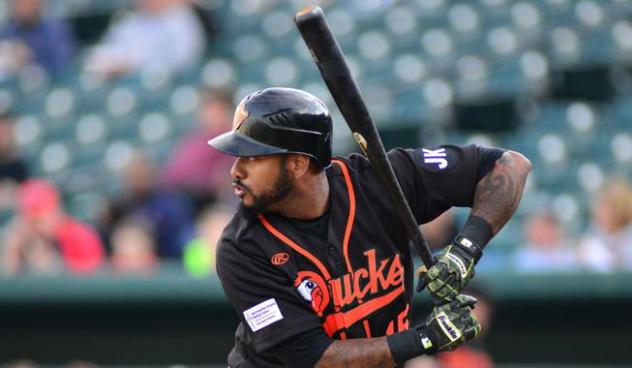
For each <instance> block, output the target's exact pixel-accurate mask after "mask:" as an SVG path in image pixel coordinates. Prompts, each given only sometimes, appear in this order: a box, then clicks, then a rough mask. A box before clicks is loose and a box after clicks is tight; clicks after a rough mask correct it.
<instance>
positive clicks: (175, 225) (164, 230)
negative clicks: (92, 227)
mask: <svg viewBox="0 0 632 368" xmlns="http://www.w3.org/2000/svg"><path fill="white" fill-rule="evenodd" d="M155 174H156V172H155V167H154V164H153V163H152V162H151V160H150V159H149V157H147V156H146V155H145V154H144V153H142V152H137V153H136V154H135V155H134V157H133V159H132V160H131V162H130V164H129V165H128V166H127V167H126V168H125V170H124V172H123V177H122V179H123V186H124V192H123V193H122V194H121V195H120V196H119V197H118V198H114V199H113V200H112V201H111V202H110V203H107V204H106V208H105V209H104V210H103V212H102V213H101V216H100V218H99V219H98V222H99V229H100V231H101V233H102V236H104V238H105V239H106V242H107V243H108V244H109V245H110V246H111V245H112V242H111V240H112V239H111V238H110V235H111V234H112V231H113V230H114V229H115V228H116V226H117V224H118V223H119V222H120V221H122V220H123V219H125V218H127V217H129V216H133V217H137V218H141V219H144V221H146V223H147V224H148V225H149V226H150V227H151V228H152V229H153V230H154V241H155V242H156V246H157V252H158V255H159V256H160V257H161V258H179V257H180V256H181V254H182V250H183V248H184V245H185V244H186V243H187V242H188V241H189V240H190V239H191V238H192V237H193V235H194V224H193V221H194V220H193V208H192V206H191V204H190V203H189V201H188V200H187V198H186V197H183V196H181V195H180V194H179V193H177V192H174V191H171V190H169V189H165V188H162V187H161V186H159V185H158V184H157V183H156V180H155V178H156V176H155Z"/></svg>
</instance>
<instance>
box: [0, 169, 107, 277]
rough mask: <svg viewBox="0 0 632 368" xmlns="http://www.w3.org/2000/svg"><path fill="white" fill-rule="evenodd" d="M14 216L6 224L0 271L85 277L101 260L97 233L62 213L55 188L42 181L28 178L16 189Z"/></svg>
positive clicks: (101, 248) (102, 254)
mask: <svg viewBox="0 0 632 368" xmlns="http://www.w3.org/2000/svg"><path fill="white" fill-rule="evenodd" d="M17 201H18V211H17V215H16V216H15V218H14V219H13V221H12V222H11V224H9V227H8V229H7V231H6V233H5V236H4V241H3V244H4V245H3V248H2V270H3V271H4V272H6V273H8V274H17V273H19V272H22V271H32V272H35V273H56V272H59V271H62V270H64V269H65V270H68V271H71V272H74V273H79V274H85V273H89V272H92V271H95V270H96V269H98V268H99V267H100V266H101V264H102V262H103V258H104V252H103V247H102V244H101V241H100V240H99V237H98V235H97V233H96V232H95V231H94V230H93V229H92V228H90V227H89V226H87V225H85V224H83V223H81V222H79V221H78V220H76V219H74V218H72V217H71V216H69V215H68V214H66V213H65V211H64V209H63V207H62V205H61V203H60V198H59V193H58V191H57V188H56V187H55V185H53V184H52V183H50V182H48V181H46V180H44V179H31V180H28V181H26V182H25V183H24V184H22V185H21V186H20V188H19V190H18V199H17Z"/></svg>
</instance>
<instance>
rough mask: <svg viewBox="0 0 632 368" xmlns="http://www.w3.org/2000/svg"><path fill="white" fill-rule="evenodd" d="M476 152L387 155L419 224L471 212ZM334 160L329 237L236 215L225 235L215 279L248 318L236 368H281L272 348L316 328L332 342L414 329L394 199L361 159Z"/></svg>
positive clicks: (280, 221) (454, 149)
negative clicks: (453, 211)
mask: <svg viewBox="0 0 632 368" xmlns="http://www.w3.org/2000/svg"><path fill="white" fill-rule="evenodd" d="M479 155H481V153H480V150H479V149H478V148H477V147H476V146H473V145H470V146H464V147H461V146H441V147H437V148H433V149H424V148H420V149H417V150H412V149H394V150H392V151H390V152H389V153H388V157H389V160H390V162H391V164H392V166H393V169H394V171H395V174H396V176H397V178H398V180H399V183H400V185H401V187H402V190H403V192H404V194H405V196H406V198H407V200H408V203H409V204H410V206H411V209H412V211H413V214H414V215H415V217H416V220H417V221H418V222H419V223H426V222H428V221H430V220H432V219H434V218H436V217H437V216H439V215H440V214H441V213H443V212H444V211H446V210H447V209H449V208H450V207H452V206H471V204H472V201H473V198H474V191H475V187H476V183H477V181H478V178H479V175H478V174H479ZM332 162H333V164H332V165H331V166H330V167H329V168H328V169H326V174H327V178H328V181H329V187H330V192H329V216H328V219H327V221H328V227H327V229H328V231H327V232H326V236H324V235H325V234H324V233H323V232H322V231H320V232H319V231H306V230H305V227H304V226H297V225H296V223H295V222H293V221H288V219H286V218H283V217H281V216H279V215H275V214H272V213H264V214H262V215H259V216H258V217H255V218H249V217H245V216H243V215H241V214H240V213H237V214H236V215H235V217H234V218H233V219H232V221H231V222H230V223H229V225H228V226H227V227H226V229H225V230H224V233H223V235H222V238H221V240H220V244H219V247H218V251H217V272H218V275H219V277H220V279H221V282H222V286H223V288H224V292H225V293H226V296H227V297H228V300H229V301H230V303H231V304H232V306H233V308H234V309H235V311H236V312H237V314H238V315H239V318H240V320H241V324H240V325H239V327H238V329H237V332H236V335H235V347H234V349H233V351H232V352H231V354H230V356H229V362H228V363H229V365H230V366H231V367H280V366H282V364H281V362H280V361H279V360H278V358H275V356H274V354H271V353H269V351H270V350H271V349H272V348H273V347H275V346H276V345H277V344H280V343H282V342H283V341H287V340H288V339H291V338H292V337H296V336H298V335H300V334H301V333H304V332H307V331H310V330H313V329H314V328H322V329H323V330H324V331H325V332H326V333H327V335H329V336H330V337H331V338H333V339H348V338H362V337H376V336H385V335H390V334H393V333H396V332H399V331H403V330H405V329H407V328H408V325H409V312H410V306H411V303H412V295H413V290H414V285H413V283H414V274H415V270H414V269H413V264H412V257H411V253H410V252H411V251H410V248H409V243H408V240H407V239H406V230H405V228H404V226H402V224H401V222H400V221H399V217H398V215H397V213H396V212H395V209H394V208H393V206H392V203H391V202H392V201H391V198H390V195H389V193H388V192H387V191H386V190H385V189H384V187H383V184H382V183H381V182H380V181H379V179H378V178H377V176H376V174H375V173H374V172H373V171H372V170H371V165H370V162H369V161H368V160H367V159H366V158H365V157H364V156H361V155H357V154H353V155H350V156H348V157H345V158H335V159H334V160H333V161H332ZM319 234H320V235H319Z"/></svg>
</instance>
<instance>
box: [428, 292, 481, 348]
mask: <svg viewBox="0 0 632 368" xmlns="http://www.w3.org/2000/svg"><path fill="white" fill-rule="evenodd" d="M474 304H476V298H474V297H473V296H469V295H463V294H461V295H457V296H456V298H455V299H454V300H453V301H452V302H450V303H448V304H444V305H442V306H439V307H434V309H433V310H432V313H430V315H429V316H428V318H427V319H426V323H425V324H424V325H422V326H421V327H419V328H418V332H419V335H420V338H421V343H422V345H423V348H424V354H434V353H437V352H440V351H450V350H454V349H456V347H457V346H459V345H460V344H461V343H463V342H465V341H467V340H471V339H473V338H474V337H475V336H476V335H477V334H478V333H479V332H480V330H481V325H480V324H479V323H478V321H477V320H476V317H474V314H472V309H474Z"/></svg>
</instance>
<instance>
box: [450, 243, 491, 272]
mask: <svg viewBox="0 0 632 368" xmlns="http://www.w3.org/2000/svg"><path fill="white" fill-rule="evenodd" d="M450 253H452V254H456V255H458V256H459V258H461V259H462V260H463V261H465V262H466V263H467V264H470V262H472V261H473V262H474V264H476V263H478V260H479V259H481V257H482V256H483V250H482V249H481V247H480V246H479V245H478V244H477V243H476V242H475V241H474V240H472V239H470V238H468V237H466V236H463V235H457V236H456V238H454V241H453V242H452V248H451V249H450ZM466 266H467V265H466Z"/></svg>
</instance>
